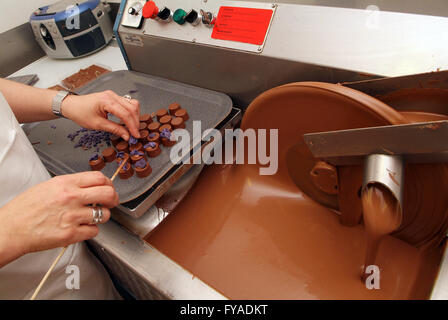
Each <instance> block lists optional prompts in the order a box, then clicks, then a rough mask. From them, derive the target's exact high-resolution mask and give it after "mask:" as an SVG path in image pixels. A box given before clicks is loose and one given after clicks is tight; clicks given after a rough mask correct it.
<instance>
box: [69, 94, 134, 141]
mask: <svg viewBox="0 0 448 320" xmlns="http://www.w3.org/2000/svg"><path fill="white" fill-rule="evenodd" d="M61 112H62V114H63V115H64V116H65V117H66V118H68V119H70V120H72V121H74V122H76V123H77V124H79V125H80V126H82V127H84V128H86V129H94V130H103V131H108V132H110V133H112V134H115V135H117V136H120V137H122V138H123V139H124V140H129V133H130V134H131V135H132V136H134V137H135V138H140V133H139V125H140V120H139V116H140V104H139V102H138V101H137V100H133V99H132V100H128V99H127V98H124V97H120V96H119V95H117V94H116V93H115V92H113V91H110V90H109V91H104V92H99V93H92V94H88V95H84V96H76V95H70V96H67V98H65V100H64V102H63V103H62V106H61ZM109 113H111V114H113V115H114V116H116V117H117V118H119V119H121V120H122V121H123V122H124V123H125V125H126V128H127V129H128V130H129V131H128V130H126V128H125V127H124V126H122V125H120V124H118V123H116V122H114V121H112V120H109V119H108V117H107V116H108V114H109Z"/></svg>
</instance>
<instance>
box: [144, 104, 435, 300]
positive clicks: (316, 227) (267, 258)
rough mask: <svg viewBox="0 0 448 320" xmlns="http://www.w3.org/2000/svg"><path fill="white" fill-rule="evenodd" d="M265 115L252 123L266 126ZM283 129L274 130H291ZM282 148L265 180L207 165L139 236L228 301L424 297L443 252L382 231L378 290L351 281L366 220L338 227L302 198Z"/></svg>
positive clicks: (251, 170) (236, 168)
mask: <svg viewBox="0 0 448 320" xmlns="http://www.w3.org/2000/svg"><path fill="white" fill-rule="evenodd" d="M278 105H281V104H278ZM283 105H285V104H284V103H283ZM294 108H295V106H294V105H292V104H291V107H290V108H289V109H287V110H288V111H291V110H295V109H294ZM313 108H314V107H313ZM313 108H309V110H315V109H313ZM252 113H253V112H252ZM253 115H254V114H252V116H253ZM267 116H268V115H263V114H259V113H258V114H256V115H255V116H254V117H253V119H256V120H257V121H259V122H258V125H259V127H261V128H269V127H268V126H267V125H266V122H267V121H268V120H269V118H267ZM408 116H409V117H412V115H408ZM292 117H293V116H290V117H289V118H292ZM258 119H259V120H258ZM292 121H294V119H292ZM272 125H277V124H276V123H274V124H272ZM279 126H280V124H279ZM254 127H255V126H254ZM283 127H284V126H283ZM283 127H281V128H279V132H280V134H281V133H282V132H287V133H288V137H295V136H298V135H297V133H296V132H294V131H291V129H288V128H290V127H291V126H290V125H288V127H287V128H286V129H285V130H286V131H285V130H284V128H283ZM282 130H283V131H282ZM288 130H290V131H288ZM285 154H286V152H284V151H282V150H280V151H279V157H280V159H279V171H278V173H277V174H275V175H273V176H261V175H260V174H259V171H258V169H259V168H258V166H257V165H211V166H208V167H206V168H205V169H204V171H203V172H202V173H201V176H200V177H199V179H198V181H197V182H196V184H195V185H194V187H193V188H192V189H191V190H190V191H189V193H188V195H187V196H186V197H185V198H184V200H183V201H182V202H181V203H180V204H179V205H178V206H177V207H176V209H175V210H174V212H172V213H171V214H170V215H169V216H168V217H167V218H166V219H165V220H164V221H163V222H162V223H161V225H160V226H159V227H158V228H157V229H156V230H155V231H154V232H153V233H151V234H150V235H149V236H147V237H146V238H145V240H146V241H147V242H148V243H149V244H150V245H151V246H153V247H155V248H157V249H158V250H160V251H161V252H162V253H164V254H165V255H167V256H168V257H169V258H171V259H172V260H174V261H176V262H177V263H178V264H179V265H181V266H182V267H183V268H185V269H186V270H188V271H190V272H191V273H192V274H194V275H195V276H196V277H198V278H200V279H201V280H203V281H204V282H205V283H207V284H208V285H210V286H212V287H214V288H215V289H216V290H218V291H219V292H221V293H222V294H224V295H225V296H227V297H229V298H231V299H409V298H412V299H423V298H428V296H429V294H430V292H431V288H432V286H433V283H434V279H435V277H436V274H437V271H438V266H439V263H440V258H441V255H442V252H443V248H442V247H441V246H436V245H434V246H431V247H429V248H427V247H425V248H424V249H423V248H417V247H416V246H411V245H410V244H408V243H407V242H405V241H402V240H400V239H398V238H397V237H392V236H390V235H385V236H384V237H383V239H382V241H381V244H380V245H379V248H378V252H377V254H376V258H375V264H376V265H378V266H379V267H380V270H381V273H380V289H378V290H375V289H372V290H369V289H367V288H366V285H365V284H364V283H362V282H361V281H360V280H359V274H360V272H361V271H362V266H363V265H364V263H365V254H366V249H367V243H366V234H365V230H364V226H363V225H362V224H359V225H356V226H354V227H346V226H343V225H341V223H340V221H339V216H338V214H337V213H336V212H334V211H332V210H330V209H328V208H326V207H324V206H323V205H320V204H318V203H317V202H315V201H313V200H312V199H310V198H309V197H308V196H307V195H306V194H304V193H303V192H302V191H301V190H300V189H299V188H298V187H297V186H296V184H295V183H294V182H293V181H292V180H291V177H290V176H289V174H288V170H287V168H286V164H285V163H286V161H285ZM297 165H300V164H297Z"/></svg>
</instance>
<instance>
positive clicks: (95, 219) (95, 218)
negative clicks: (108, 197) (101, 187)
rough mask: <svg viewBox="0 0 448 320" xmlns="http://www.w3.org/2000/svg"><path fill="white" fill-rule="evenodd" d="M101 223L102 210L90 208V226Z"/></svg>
mask: <svg viewBox="0 0 448 320" xmlns="http://www.w3.org/2000/svg"><path fill="white" fill-rule="evenodd" d="M102 221H103V210H102V209H101V207H92V224H98V223H101V222H102Z"/></svg>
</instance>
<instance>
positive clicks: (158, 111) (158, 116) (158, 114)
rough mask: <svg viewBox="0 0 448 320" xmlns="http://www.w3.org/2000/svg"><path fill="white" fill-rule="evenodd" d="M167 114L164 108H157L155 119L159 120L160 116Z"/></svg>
mask: <svg viewBox="0 0 448 320" xmlns="http://www.w3.org/2000/svg"><path fill="white" fill-rule="evenodd" d="M167 114H168V111H166V109H159V110H157V112H156V117H157V120H158V121H160V119H161V118H162V117H164V116H166V115H167Z"/></svg>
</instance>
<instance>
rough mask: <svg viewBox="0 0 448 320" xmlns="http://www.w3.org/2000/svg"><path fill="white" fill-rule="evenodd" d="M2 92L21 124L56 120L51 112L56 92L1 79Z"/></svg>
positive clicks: (0, 88) (0, 90)
mask: <svg viewBox="0 0 448 320" xmlns="http://www.w3.org/2000/svg"><path fill="white" fill-rule="evenodd" d="M0 92H1V93H2V94H3V96H4V97H5V99H6V101H8V103H9V105H10V107H11V109H12V111H13V112H14V115H15V116H16V118H17V120H18V121H19V122H20V123H26V122H34V121H44V120H50V119H54V118H56V116H55V115H54V114H53V112H52V111H51V103H52V101H53V98H54V97H55V96H56V94H57V92H56V91H54V90H48V89H39V88H34V87H30V86H27V85H24V84H21V83H16V82H13V81H9V80H5V79H0Z"/></svg>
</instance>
